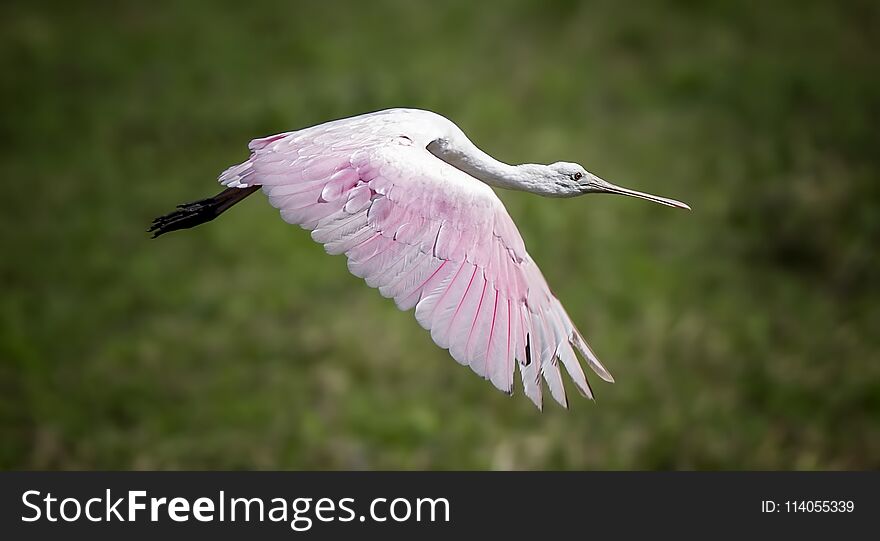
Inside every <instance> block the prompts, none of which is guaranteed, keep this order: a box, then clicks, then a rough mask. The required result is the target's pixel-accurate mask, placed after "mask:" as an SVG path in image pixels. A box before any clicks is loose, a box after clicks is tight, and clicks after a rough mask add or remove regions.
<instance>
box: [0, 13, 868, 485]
mask: <svg viewBox="0 0 880 541" xmlns="http://www.w3.org/2000/svg"><path fill="white" fill-rule="evenodd" d="M878 28H880V9H878V4H877V3H876V2H873V1H869V0H865V1H852V2H830V1H829V2H813V1H806V2H801V1H798V2H795V1H791V2H772V3H760V4H751V3H746V2H721V1H718V2H698V1H674V2H673V1H668V2H651V3H644V2H640V3H638V4H635V5H633V4H629V5H626V6H624V5H623V4H622V3H619V2H614V1H610V0H609V1H598V2H590V3H579V2H571V1H570V2H522V1H521V2H508V3H506V4H504V5H503V6H502V5H492V4H490V3H484V2H479V3H478V2H469V1H457V2H449V3H445V2H443V3H416V2H406V1H400V2H352V3H337V2H332V1H322V2H314V3H311V2H310V3H304V2H276V3H263V2H232V1H230V2H170V1H169V2H164V1H163V2H101V3H91V4H90V3H84V2H57V3H48V4H45V3H36V2H4V3H3V5H2V7H0V71H2V76H0V81H2V83H0V98H2V104H3V105H2V108H3V112H2V120H0V143H2V144H0V153H2V155H0V156H2V157H0V173H2V178H3V181H4V185H5V187H4V190H3V195H2V197H0V209H2V213H0V242H2V244H0V247H2V254H3V255H2V260H0V279H2V288H3V289H2V297H0V467H3V468H40V469H42V468H49V469H56V468H57V469H71V468H86V469H88V468H138V469H141V468H143V469H149V468H161V469H174V468H195V469H202V468H258V469H263V468H292V469H311V468H320V469H348V468H353V469H361V468H367V469H378V468H388V469H398V468H402V469H422V468H426V469H483V468H499V469H508V468H515V469H547V468H552V469H583V468H589V469H604V468H612V469H629V468H635V469H671V468H674V469H716V468H724V469H825V468H832V469H857V468H858V469H863V468H878V467H880V358H878V357H880V285H878V276H880V253H878V248H880V157H878V156H880V137H878V122H880V61H878V56H877V51H878V45H877V41H876V34H877V29H878ZM397 106H410V107H420V108H427V109H432V110H434V111H437V112H440V113H441V114H444V115H446V116H448V117H449V118H451V119H453V120H454V121H456V122H457V123H458V124H459V125H460V126H461V127H462V128H463V129H464V130H465V132H467V133H468V134H469V135H470V136H471V138H472V139H473V140H474V141H475V142H476V143H477V144H478V145H480V146H481V147H483V148H484V149H485V150H487V151H488V152H490V153H491V154H493V155H495V156H496V157H498V158H500V159H502V160H505V161H508V162H552V161H556V160H567V161H578V162H580V163H582V164H584V165H585V166H586V167H587V169H589V170H590V171H592V172H594V173H596V174H598V175H600V176H603V177H605V178H607V179H609V180H611V181H614V182H618V183H620V184H623V185H626V186H630V187H632V188H636V189H641V190H646V191H650V192H654V193H658V194H661V195H666V196H669V197H674V198H678V199H682V200H684V201H687V202H688V203H690V204H691V206H692V207H693V208H694V210H693V212H690V213H683V212H677V211H673V210H671V209H668V208H665V207H660V206H657V205H651V204H648V203H645V202H641V201H636V200H632V199H625V198H616V197H610V196H590V197H584V198H579V199H571V200H550V199H543V198H540V197H537V196H532V195H528V194H521V193H513V192H502V193H500V196H501V197H502V199H503V200H504V202H505V203H506V205H507V206H508V209H509V210H510V213H511V214H512V215H513V217H514V219H515V220H516V222H517V224H518V225H519V227H520V229H521V231H522V233H523V236H524V238H525V239H526V244H527V246H528V247H529V249H530V252H531V254H532V255H533V257H534V258H535V260H536V261H537V262H538V263H539V264H540V265H541V266H542V268H543V270H544V274H545V275H546V276H547V279H548V281H549V282H550V284H551V285H552V287H553V288H554V290H555V292H556V293H557V295H558V296H559V297H560V298H561V299H562V301H563V303H564V304H565V306H566V307H567V309H568V311H569V313H570V314H571V316H572V317H573V319H574V320H575V321H576V322H577V324H578V325H579V326H580V328H581V330H582V331H583V332H584V334H585V335H586V337H587V338H588V340H590V342H591V344H592V345H593V347H594V349H595V350H596V351H597V353H598V354H599V355H600V357H601V358H602V359H603V360H604V362H605V364H606V365H607V366H608V367H609V368H610V369H611V371H612V373H614V375H615V377H616V378H617V383H616V384H614V385H607V384H604V383H602V382H600V381H599V380H598V378H593V379H594V381H595V383H594V387H595V389H596V392H597V397H598V401H597V402H596V403H590V402H589V401H586V400H581V399H577V396H576V393H573V392H570V393H569V394H570V395H573V396H575V398H576V399H575V400H572V408H571V410H570V411H564V410H562V409H561V408H559V407H557V406H556V405H555V404H552V403H548V404H547V405H546V408H545V411H544V413H543V414H540V413H538V412H537V410H535V409H534V407H533V406H532V405H531V404H530V402H529V401H528V400H527V399H526V398H525V397H524V396H523V395H522V393H521V391H520V390H519V388H517V391H516V394H515V396H514V397H512V398H511V397H507V396H505V395H503V394H501V393H499V392H497V391H495V390H494V389H493V388H492V386H491V385H490V384H489V383H487V382H485V381H482V380H481V379H480V378H478V377H476V376H474V375H473V374H472V373H471V372H470V370H468V369H466V368H463V367H461V366H459V365H457V364H456V363H455V362H454V361H452V360H451V358H449V357H448V354H447V353H446V352H445V351H443V350H440V349H439V348H437V347H435V346H434V345H433V343H432V342H431V340H430V337H429V335H428V333H426V332H424V331H423V330H422V329H421V328H420V327H419V326H418V324H417V323H416V322H415V320H414V319H413V317H412V314H411V313H402V312H398V311H397V310H396V308H395V307H394V305H393V303H391V302H389V301H387V300H385V299H383V298H381V297H380V296H379V294H378V293H377V292H376V291H374V290H371V289H369V288H367V287H366V286H365V285H364V284H363V283H362V282H361V281H360V280H358V279H356V278H354V277H352V276H350V275H349V274H348V272H347V270H346V266H345V261H344V259H343V258H341V257H329V256H327V255H325V254H324V252H323V249H322V248H321V246H319V245H316V244H314V243H312V242H311V240H310V239H309V236H308V234H306V233H305V232H304V231H301V230H300V229H298V228H296V227H291V226H289V225H287V224H285V223H284V222H282V221H281V220H280V219H279V217H278V215H277V212H276V211H275V210H274V209H272V208H270V207H269V206H268V205H267V204H266V201H265V199H264V198H262V197H254V198H251V199H248V200H247V201H246V202H245V203H243V204H241V205H240V206H238V207H236V208H235V209H234V210H233V211H231V212H229V213H228V214H226V215H224V216H223V217H222V218H221V219H219V220H218V221H217V222H214V223H211V224H210V225H208V226H204V227H200V228H198V229H195V230H190V231H187V232H182V233H176V234H172V235H169V236H167V237H163V238H162V239H161V240H157V241H152V240H149V238H148V236H147V235H146V234H145V232H144V230H145V228H146V226H147V225H148V224H149V222H150V220H151V219H152V218H153V217H155V216H156V215H159V214H164V213H165V212H167V211H169V210H171V209H172V208H173V206H174V205H175V204H177V203H180V202H183V201H189V200H193V199H199V198H201V197H205V196H208V195H213V194H214V193H215V192H217V191H219V189H218V187H217V185H216V184H215V183H214V179H215V178H216V175H217V174H218V173H219V172H220V171H221V170H222V169H224V168H225V167H226V166H228V165H229V164H232V163H237V162H240V161H242V160H243V159H245V158H246V156H247V149H246V145H247V142H248V141H249V140H250V139H251V138H254V137H258V136H263V135H267V134H272V133H277V132H281V131H287V130H292V129H296V128H298V127H304V126H307V125H311V124H315V123H319V122H322V121H325V120H329V119H332V118H338V117H344V116H349V115H353V114H358V113H363V112H366V111H371V110H376V109H382V108H386V107H397ZM569 390H570V391H572V390H573V389H572V388H571V387H569Z"/></svg>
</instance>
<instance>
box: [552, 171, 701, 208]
mask: <svg viewBox="0 0 880 541" xmlns="http://www.w3.org/2000/svg"><path fill="white" fill-rule="evenodd" d="M546 167H547V169H548V173H549V176H550V177H551V179H550V180H551V182H552V184H553V185H554V187H555V188H556V193H555V194H553V195H557V196H559V197H575V196H578V195H584V194H588V193H613V194H617V195H628V196H630V197H638V198H640V199H647V200H648V201H653V202H655V203H660V204H661V205H667V206H670V207H675V208H680V209H687V210H690V209H691V208H690V207H689V206H688V205H686V204H685V203H682V202H681V201H676V200H675V199H668V198H666V197H660V196H659V195H652V194H649V193H644V192H639V191H636V190H630V189H629V188H623V187H621V186H617V185H615V184H611V183H610V182H608V181H606V180H603V179H601V178H599V177H597V176H596V175H594V174H593V173H590V172H589V171H587V170H586V169H584V167H583V166H582V165H579V164H576V163H571V162H556V163H552V164H550V165H548V166H546Z"/></svg>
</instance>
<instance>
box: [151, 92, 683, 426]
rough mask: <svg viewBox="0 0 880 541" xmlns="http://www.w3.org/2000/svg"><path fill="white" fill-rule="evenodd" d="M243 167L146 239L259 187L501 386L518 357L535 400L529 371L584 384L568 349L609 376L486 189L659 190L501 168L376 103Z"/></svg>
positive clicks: (456, 134) (507, 385)
mask: <svg viewBox="0 0 880 541" xmlns="http://www.w3.org/2000/svg"><path fill="white" fill-rule="evenodd" d="M249 148H250V151H251V154H250V157H249V158H248V159H247V161H245V162H244V163H241V164H238V165H234V166H232V167H230V168H228V169H227V170H226V171H224V172H223V173H222V174H221V175H220V184H222V185H223V186H224V187H225V189H224V190H223V191H222V192H220V193H219V194H218V195H216V196H214V197H211V198H208V199H202V200H200V201H195V202H193V203H186V204H183V205H179V206H178V207H177V210H175V211H174V212H172V213H170V214H167V215H165V216H161V217H159V218H156V220H154V221H153V224H152V227H150V229H149V231H150V232H153V233H154V235H153V236H154V238H155V237H157V236H159V235H162V234H163V233H167V232H169V231H174V230H176V229H184V228H189V227H193V226H196V225H199V224H202V223H205V222H208V221H211V220H213V219H214V218H216V217H217V216H219V215H220V214H222V213H223V212H225V211H226V210H228V209H229V208H230V207H232V206H233V205H235V204H236V203H238V202H239V201H241V200H243V199H244V198H245V197H247V196H249V195H250V194H252V193H254V192H255V191H257V190H258V189H260V188H262V190H263V193H264V194H266V196H267V197H268V198H269V203H271V204H272V206H274V207H276V208H278V209H279V210H280V211H281V217H282V218H283V219H284V221H286V222H288V223H291V224H297V225H299V226H301V227H302V228H303V229H307V230H309V231H311V236H312V238H313V239H314V240H315V241H317V242H320V243H322V244H323V245H324V247H325V249H326V251H327V252H328V253H330V254H345V255H346V257H347V258H348V268H349V270H350V271H351V272H352V273H353V274H354V275H356V276H359V277H361V278H363V279H364V280H365V281H366V282H367V285H369V286H370V287H376V288H379V292H380V293H381V294H382V295H383V296H385V297H388V298H393V299H394V301H395V303H396V304H397V307H398V308H400V309H401V310H409V309H410V308H413V307H415V317H416V320H417V321H418V322H419V324H420V325H421V326H422V327H424V328H425V329H427V330H429V331H430V332H431V338H432V339H433V340H434V342H436V344H437V345H438V346H440V347H441V348H445V349H449V352H450V354H451V355H452V357H453V358H454V359H455V360H456V361H458V362H459V363H461V364H463V365H467V366H470V368H471V369H472V370H473V371H474V372H476V373H477V374H479V375H480V376H482V377H483V378H485V379H488V380H490V381H491V382H492V383H493V384H494V385H495V387H497V388H498V389H500V390H501V391H504V392H505V393H508V394H511V393H512V392H513V379H514V372H515V367H519V372H520V375H521V378H522V384H523V389H524V392H525V394H526V395H527V396H528V397H529V398H530V399H531V401H532V402H534V404H535V405H536V406H537V407H538V408H539V409H540V408H541V405H542V383H541V380H542V379H543V381H544V382H546V385H547V387H548V388H549V390H550V394H551V395H552V397H553V398H554V399H555V400H556V401H557V402H558V403H559V404H561V405H562V406H563V407H568V400H567V398H566V393H565V387H564V385H563V381H562V376H561V371H560V365H561V366H562V367H563V368H564V369H565V371H566V372H567V373H568V375H569V377H571V379H572V381H573V382H574V385H575V387H576V388H577V389H578V391H580V393H581V394H583V395H584V396H586V397H588V398H591V399H592V398H593V391H592V389H591V388H590V384H589V383H588V382H587V378H586V376H585V374H584V370H583V368H582V367H581V364H580V361H579V360H578V357H577V355H576V354H575V351H577V352H579V353H580V355H581V356H582V357H583V359H584V360H585V361H586V364H587V365H588V366H589V367H590V368H591V369H592V370H593V371H594V372H595V373H596V374H597V375H598V376H599V377H600V378H602V379H603V380H605V381H607V382H613V381H614V379H613V378H612V377H611V374H610V373H609V372H608V370H607V369H606V368H605V367H604V366H603V365H602V363H601V362H599V359H598V358H597V357H596V355H595V353H593V350H592V349H590V346H589V345H587V342H586V341H585V340H584V338H583V336H582V335H581V333H580V332H579V331H578V330H577V328H576V327H575V325H574V323H573V322H572V321H571V318H569V316H568V314H567V313H566V311H565V309H564V308H563V307H562V304H561V303H560V302H559V300H558V299H557V298H556V297H555V296H554V295H553V293H552V292H551V291H550V288H549V286H548V285H547V282H546V280H545V279H544V276H543V275H542V274H541V271H540V270H539V269H538V266H537V265H536V264H535V262H534V260H532V258H531V257H530V256H529V254H528V252H526V248H525V246H524V244H523V239H522V237H521V236H520V234H519V231H517V228H516V226H515V225H514V223H513V220H512V219H511V218H510V215H509V214H508V213H507V210H506V209H505V208H504V205H503V204H502V202H501V200H500V199H499V198H498V196H497V195H495V192H494V191H493V189H492V187H495V188H506V189H512V190H522V191H526V192H531V193H535V194H538V195H543V196H546V197H574V196H578V195H584V194H590V193H611V194H619V195H628V196H632V197H638V198H641V199H647V200H648V201H654V202H655V203H661V204H663V205H668V206H670V207H677V208H682V209H689V208H690V207H688V206H687V205H686V204H684V203H681V202H679V201H675V200H673V199H667V198H664V197H659V196H656V195H651V194H647V193H643V192H637V191H635V190H630V189H627V188H622V187H620V186H615V185H614V184H611V183H610V182H606V181H605V180H602V179H601V178H599V177H597V176H596V175H594V174H592V173H590V172H588V171H587V170H586V169H584V168H583V167H581V166H580V165H578V164H576V163H568V162H557V163H552V164H550V165H539V164H523V165H508V164H506V163H503V162H500V161H498V160H496V159H494V158H492V157H491V156H489V155H488V154H486V153H485V152H483V151H482V150H480V149H479V148H477V147H476V145H474V144H473V143H472V142H471V141H470V140H469V139H468V138H467V136H466V135H465V134H464V132H463V131H462V130H461V129H460V128H459V127H458V126H456V125H455V124H454V123H453V122H452V121H450V120H448V119H447V118H445V117H443V116H441V115H439V114H436V113H433V112H430V111H423V110H417V109H389V110H384V111H377V112H374V113H368V114H363V115H359V116H354V117H350V118H344V119H340V120H334V121H331V122H326V123H324V124H319V125H317V126H312V127H309V128H304V129H301V130H297V131H291V132H286V133H280V134H277V135H271V136H268V137H263V138H260V139H254V140H253V141H251V142H250V145H249Z"/></svg>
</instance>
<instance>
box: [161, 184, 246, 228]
mask: <svg viewBox="0 0 880 541" xmlns="http://www.w3.org/2000/svg"><path fill="white" fill-rule="evenodd" d="M259 188H260V186H258V185H257V186H248V187H246V188H226V189H225V190H223V191H222V192H220V193H219V194H217V195H215V196H214V197H209V198H207V199H202V200H199V201H193V202H192V203H184V204H182V205H177V210H175V211H174V212H171V213H169V214H166V215H164V216H159V217H158V218H156V219H155V220H153V224H152V225H151V226H150V228H149V229H148V230H147V232H148V233H152V234H153V238H154V239H155V238H156V237H158V236H159V235H163V234H165V233H168V232H169V231H175V230H177V229H188V228H190V227H195V226H197V225H201V224H203V223H206V222H210V221H211V220H213V219H214V218H216V217H217V216H220V215H221V214H223V213H224V212H226V211H227V210H229V209H230V208H231V207H232V206H233V205H235V204H236V203H238V202H239V201H241V200H242V199H244V198H245V197H247V196H249V195H250V194H252V193H254V192H255V191H257V190H258V189H259Z"/></svg>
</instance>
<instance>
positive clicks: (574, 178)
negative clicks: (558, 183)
mask: <svg viewBox="0 0 880 541" xmlns="http://www.w3.org/2000/svg"><path fill="white" fill-rule="evenodd" d="M583 176H584V174H583V173H580V172H577V173H575V174H573V175H572V176H571V180H580V179H581V177H583Z"/></svg>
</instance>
